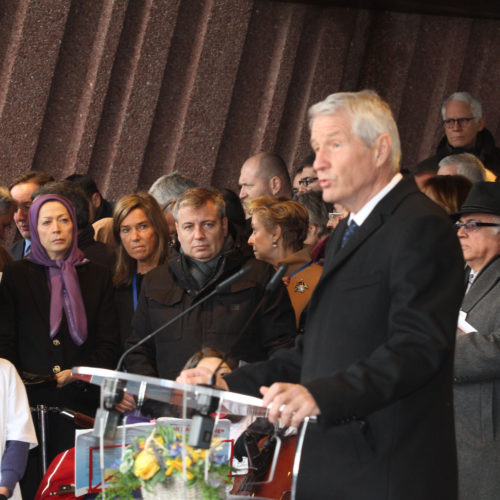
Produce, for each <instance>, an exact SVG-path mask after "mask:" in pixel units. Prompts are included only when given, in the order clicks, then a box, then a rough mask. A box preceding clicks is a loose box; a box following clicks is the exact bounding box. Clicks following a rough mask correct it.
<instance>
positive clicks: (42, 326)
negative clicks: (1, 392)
mask: <svg viewBox="0 0 500 500" xmlns="http://www.w3.org/2000/svg"><path fill="white" fill-rule="evenodd" d="M77 273H78V279H79V281H80V287H81V290H82V296H83V301H84V305H85V311H86V313H87V327H88V338H87V340H86V342H85V343H84V344H83V345H82V346H77V345H76V344H75V343H74V342H73V340H72V339H71V337H70V334H69V330H68V327H67V324H66V320H65V318H64V315H63V320H62V322H61V327H60V330H59V333H58V334H57V335H56V337H55V338H54V339H50V337H49V330H50V329H49V314H50V293H49V288H48V282H47V276H46V271H45V267H44V266H40V265H38V264H34V263H32V262H30V261H28V260H21V261H18V262H14V263H13V264H11V265H9V266H6V267H5V269H4V273H3V277H2V281H1V283H0V317H1V318H2V320H1V321H0V357H3V358H7V359H9V360H10V361H11V362H12V363H14V364H15V365H16V367H17V369H18V370H19V372H20V373H21V372H22V371H27V372H31V373H35V374H39V375H51V374H52V373H54V367H55V366H59V367H60V369H61V370H64V369H67V368H72V367H73V366H78V365H86V366H95V367H102V368H114V365H115V363H116V361H117V353H118V330H117V321H116V316H115V310H114V305H113V288H112V284H111V276H110V273H109V272H108V271H107V269H105V268H104V267H102V266H99V265H97V264H93V263H92V262H89V263H87V264H84V265H82V266H78V267H77ZM75 387H77V386H75V384H70V385H68V386H66V387H64V388H63V389H62V390H61V389H57V390H55V388H53V389H54V390H49V391H42V392H37V391H31V390H30V391H29V394H28V395H29V396H30V403H31V404H36V403H44V404H48V405H59V406H60V405H66V406H67V405H70V404H73V403H74V404H75V406H74V407H73V408H72V409H77V408H78V407H79V401H78V400H77V398H76V396H75Z"/></svg>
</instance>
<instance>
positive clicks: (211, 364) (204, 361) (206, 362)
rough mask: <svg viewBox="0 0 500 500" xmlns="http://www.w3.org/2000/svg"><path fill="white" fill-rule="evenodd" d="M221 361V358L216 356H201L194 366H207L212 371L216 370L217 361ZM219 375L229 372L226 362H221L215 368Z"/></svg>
mask: <svg viewBox="0 0 500 500" xmlns="http://www.w3.org/2000/svg"><path fill="white" fill-rule="evenodd" d="M220 362H221V358H216V357H212V356H208V357H206V358H201V360H200V361H199V362H198V364H197V365H196V367H197V368H198V367H200V366H203V367H205V368H208V369H209V370H210V371H211V372H212V373H213V372H214V371H215V370H217V367H218V366H219V363H220ZM217 373H218V374H219V375H225V374H226V373H231V368H230V367H229V366H228V365H227V364H226V363H222V365H221V367H220V368H219V369H218V370H217Z"/></svg>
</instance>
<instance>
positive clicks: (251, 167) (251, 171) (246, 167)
mask: <svg viewBox="0 0 500 500" xmlns="http://www.w3.org/2000/svg"><path fill="white" fill-rule="evenodd" d="M238 184H239V186H240V199H241V200H244V199H246V198H257V197H258V196H272V195H273V194H272V192H271V190H270V187H269V182H268V181H267V180H266V179H264V176H263V175H261V174H260V172H259V163H258V160H256V159H255V158H249V159H248V160H247V161H246V162H245V163H243V166H242V167H241V171H240V178H239V180H238Z"/></svg>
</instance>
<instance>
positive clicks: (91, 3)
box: [0, 0, 500, 199]
mask: <svg viewBox="0 0 500 500" xmlns="http://www.w3.org/2000/svg"><path fill="white" fill-rule="evenodd" d="M499 47H500V20H496V19H492V20H488V19H479V18H477V19H473V18H461V17H449V16H448V17H446V16H438V15H419V14H405V13H395V12H387V11H371V10H364V9H349V8H340V7H338V8H334V7H326V6H319V5H310V4H300V3H283V2H278V1H267V0H129V1H126V0H72V1H71V0H43V1H42V0H37V1H36V0H32V1H28V0H17V1H0V183H1V184H9V183H10V181H11V180H12V179H13V178H14V177H15V176H17V175H18V174H19V173H21V172H23V171H25V170H27V169H31V168H34V169H39V170H44V171H48V172H51V173H52V174H53V175H54V176H55V177H56V178H62V177H65V176H67V175H69V174H71V173H74V172H78V173H87V172H88V173H89V174H90V175H91V176H92V177H94V179H95V180H96V181H97V184H98V186H100V188H101V191H102V193H103V194H104V195H105V196H106V197H108V198H110V199H116V198H118V197H119V196H121V195H123V194H125V193H127V192H130V191H133V190H135V189H137V188H148V187H149V186H150V185H151V183H152V182H153V181H154V180H155V179H156V178H157V177H158V176H159V175H161V174H164V173H168V172H170V171H172V170H173V169H178V170H180V171H182V172H184V173H186V174H187V175H189V176H192V177H193V178H194V179H195V180H197V181H198V182H199V183H201V184H205V185H208V184H212V185H215V186H218V187H229V188H232V189H236V188H237V179H238V172H239V167H240V165H241V163H242V162H243V161H244V160H245V159H246V158H247V157H248V156H250V155H252V154H254V153H256V152H258V151H261V150H274V151H276V152H278V153H279V154H280V155H282V156H283V157H284V158H285V160H286V161H287V162H288V164H289V167H290V170H292V169H293V167H294V166H295V164H296V163H297V161H298V160H299V159H300V158H301V157H302V156H304V155H305V154H307V153H308V137H307V136H308V134H307V125H306V123H305V115H306V111H307V108H308V107H309V106H310V105H311V104H312V103H314V102H316V101H318V100H320V99H322V98H324V97H325V96H326V95H328V94H329V93H331V92H335V91H339V90H359V89H362V88H365V87H370V88H373V89H375V90H377V91H378V92H379V93H380V94H381V95H382V96H383V97H384V98H386V99H387V100H388V101H389V103H390V105H391V106H392V109H393V111H394V114H395V117H396V120H397V122H398V124H399V127H400V131H401V139H402V144H403V164H404V165H411V164H414V163H415V162H417V161H418V160H420V159H422V158H424V157H426V156H428V155H429V154H430V153H431V152H432V151H433V150H434V148H435V147H436V144H437V142H438V140H439V137H440V136H441V134H442V129H441V126H440V115H439V108H440V103H441V101H442V99H443V98H444V97H445V96H447V95H448V94H450V93H451V92H454V91H456V90H468V91H470V92H471V93H473V94H475V95H476V96H477V97H478V98H479V99H480V100H481V101H482V102H483V105H484V107H485V114H486V121H487V126H488V128H489V129H490V130H491V131H492V133H493V134H494V135H495V137H496V139H497V143H498V142H500V98H499V97H500V90H499V85H498V82H499V81H500V58H499V57H498V48H499Z"/></svg>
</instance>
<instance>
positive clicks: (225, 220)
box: [222, 217, 228, 238]
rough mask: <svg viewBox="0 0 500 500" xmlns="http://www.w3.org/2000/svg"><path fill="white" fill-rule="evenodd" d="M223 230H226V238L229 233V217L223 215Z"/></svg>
mask: <svg viewBox="0 0 500 500" xmlns="http://www.w3.org/2000/svg"><path fill="white" fill-rule="evenodd" d="M222 230H223V231H224V238H225V237H226V236H227V233H228V222H227V217H222Z"/></svg>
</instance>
